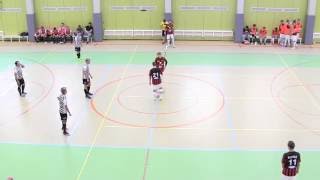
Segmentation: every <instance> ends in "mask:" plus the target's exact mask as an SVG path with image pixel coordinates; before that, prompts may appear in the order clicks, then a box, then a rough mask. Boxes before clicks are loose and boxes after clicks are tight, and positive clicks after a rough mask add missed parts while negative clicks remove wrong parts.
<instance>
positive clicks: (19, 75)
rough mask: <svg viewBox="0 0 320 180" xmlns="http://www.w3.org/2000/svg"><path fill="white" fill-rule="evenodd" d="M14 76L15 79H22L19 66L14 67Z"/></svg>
mask: <svg viewBox="0 0 320 180" xmlns="http://www.w3.org/2000/svg"><path fill="white" fill-rule="evenodd" d="M14 75H15V77H16V78H17V79H23V74H22V68H21V66H16V67H15V68H14Z"/></svg>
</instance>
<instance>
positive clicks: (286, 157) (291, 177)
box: [281, 141, 301, 180]
mask: <svg viewBox="0 0 320 180" xmlns="http://www.w3.org/2000/svg"><path fill="white" fill-rule="evenodd" d="M295 146H296V145H295V143H294V142H293V141H289V142H288V149H289V151H288V152H287V153H284V154H283V156H282V161H281V164H282V180H295V179H296V175H297V174H298V173H299V169H300V162H301V157H300V153H298V152H296V151H295V150H294V148H295Z"/></svg>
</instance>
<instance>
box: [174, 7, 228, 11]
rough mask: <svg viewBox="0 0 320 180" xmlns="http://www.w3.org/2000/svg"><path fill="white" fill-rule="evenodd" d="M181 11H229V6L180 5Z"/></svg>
mask: <svg viewBox="0 0 320 180" xmlns="http://www.w3.org/2000/svg"><path fill="white" fill-rule="evenodd" d="M180 10H181V11H229V6H180Z"/></svg>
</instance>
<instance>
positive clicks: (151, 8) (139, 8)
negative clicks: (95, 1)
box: [111, 6, 157, 11]
mask: <svg viewBox="0 0 320 180" xmlns="http://www.w3.org/2000/svg"><path fill="white" fill-rule="evenodd" d="M156 9H157V6H111V10H112V11H142V10H146V11H154V10H156Z"/></svg>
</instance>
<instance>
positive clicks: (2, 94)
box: [0, 82, 16, 97]
mask: <svg viewBox="0 0 320 180" xmlns="http://www.w3.org/2000/svg"><path fill="white" fill-rule="evenodd" d="M15 86H16V85H15V83H13V82H12V83H10V84H9V85H8V87H7V88H6V89H5V90H3V91H0V93H1V94H0V97H3V96H5V95H6V94H7V93H8V92H9V91H11V90H12V89H13V88H14V87H15Z"/></svg>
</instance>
